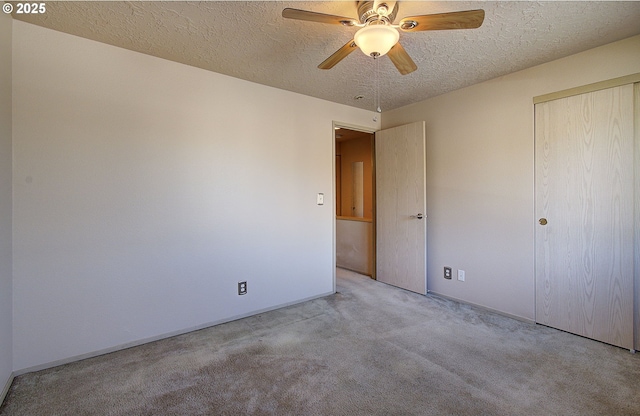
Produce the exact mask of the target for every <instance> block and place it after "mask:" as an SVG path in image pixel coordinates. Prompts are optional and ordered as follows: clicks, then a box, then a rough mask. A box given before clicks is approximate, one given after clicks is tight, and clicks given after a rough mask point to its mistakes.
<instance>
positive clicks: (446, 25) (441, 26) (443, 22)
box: [400, 10, 484, 32]
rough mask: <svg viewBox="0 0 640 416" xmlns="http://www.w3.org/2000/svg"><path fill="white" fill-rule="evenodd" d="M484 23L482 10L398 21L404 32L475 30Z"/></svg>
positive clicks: (414, 17)
mask: <svg viewBox="0 0 640 416" xmlns="http://www.w3.org/2000/svg"><path fill="white" fill-rule="evenodd" d="M483 21H484V10H466V11H463V12H451V13H438V14H427V15H423V16H411V17H405V18H404V19H402V20H401V21H400V29H402V30H404V31H405V32H418V31H421V30H448V29H475V28H478V27H480V26H481V25H482V22H483Z"/></svg>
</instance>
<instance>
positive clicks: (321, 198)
mask: <svg viewBox="0 0 640 416" xmlns="http://www.w3.org/2000/svg"><path fill="white" fill-rule="evenodd" d="M316 201H317V204H318V205H324V194H318V198H317V199H316Z"/></svg>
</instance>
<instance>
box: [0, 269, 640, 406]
mask: <svg viewBox="0 0 640 416" xmlns="http://www.w3.org/2000/svg"><path fill="white" fill-rule="evenodd" d="M338 292H339V293H337V294H335V295H332V296H328V297H325V298H322V299H316V300H313V301H309V302H305V303H302V304H299V305H295V306H291V307H288V308H284V309H280V310H277V311H273V312H268V313H264V314H260V315H257V316H253V317H250V318H246V319H242V320H238V321H235V322H231V323H228V324H224V325H219V326H216V327H213V328H209V329H205V330H201V331H197V332H192V333H189V334H186V335H182V336H178V337H174V338H170V339H165V340H162V341H158V342H153V343H150V344H146V345H143V346H140V347H135V348H131V349H128V350H124V351H119V352H116V353H112V354H108V355H103V356H100V357H96V358H92V359H88V360H84V361H80V362H76V363H72V364H68V365H64V366H60V367H56V368H52V369H49V370H45V371H40V372H37V373H31V374H25V375H22V376H20V377H17V378H16V379H15V381H14V383H13V386H12V387H11V389H10V391H9V394H8V396H7V399H6V400H5V403H4V405H3V407H2V408H0V414H1V415H30V416H36V415H639V414H640V354H631V353H630V352H629V351H627V350H623V349H620V348H616V347H612V346H609V345H605V344H602V343H599V342H595V341H591V340H588V339H585V338H581V337H577V336H574V335H570V334H567V333H564V332H561V331H557V330H554V329H551V328H547V327H543V326H538V325H532V324H527V323H523V322H520V321H516V320H513V319H509V318H506V317H503V316H499V315H495V314H492V313H489V312H486V311H484V310H481V309H477V308H473V307H470V306H467V305H461V304H458V303H456V302H452V301H448V300H444V299H441V298H437V297H432V296H426V297H425V296H420V295H416V294H413V293H410V292H406V291H403V290H400V289H397V288H394V287H391V286H387V285H384V284H382V283H378V282H375V281H372V280H370V279H368V278H365V277H362V276H359V275H357V274H355V273H350V272H346V271H342V270H341V271H339V280H338ZM43 342H45V340H43Z"/></svg>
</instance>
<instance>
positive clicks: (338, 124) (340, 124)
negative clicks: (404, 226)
mask: <svg viewBox="0 0 640 416" xmlns="http://www.w3.org/2000/svg"><path fill="white" fill-rule="evenodd" d="M337 127H339V128H343V129H347V130H354V131H361V132H363V133H369V134H375V133H376V132H377V131H380V129H378V130H376V128H375V127H362V126H356V125H353V124H349V123H343V122H341V121H335V120H334V121H333V123H332V126H331V137H332V138H333V141H332V143H331V149H332V154H331V166H332V167H333V168H332V169H331V172H332V176H331V183H332V186H331V189H332V192H333V207H332V208H331V210H332V212H333V214H332V218H333V231H332V232H333V239H332V240H333V267H332V269H331V270H332V273H333V293H336V290H337V286H336V267H337V259H336V247H337V246H336V221H337V217H336V197H337V195H336V128H337ZM374 151H375V150H374ZM373 169H374V170H373V172H374V176H375V164H374V168H373ZM373 195H374V197H375V180H374V193H373ZM374 206H375V202H374ZM374 213H375V208H374ZM374 216H375V214H374ZM373 229H374V232H373V239H374V248H375V238H376V234H375V220H374V221H373ZM374 251H375V250H374ZM375 266H376V265H375V253H374V264H373V269H374V270H373V271H372V272H373V275H374V276H375Z"/></svg>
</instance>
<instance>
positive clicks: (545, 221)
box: [538, 218, 547, 225]
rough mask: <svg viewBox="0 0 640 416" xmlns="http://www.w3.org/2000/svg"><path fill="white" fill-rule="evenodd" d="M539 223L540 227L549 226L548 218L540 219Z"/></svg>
mask: <svg viewBox="0 0 640 416" xmlns="http://www.w3.org/2000/svg"><path fill="white" fill-rule="evenodd" d="M538 222H539V223H540V225H547V219H546V218H540V219H539V220H538Z"/></svg>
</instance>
